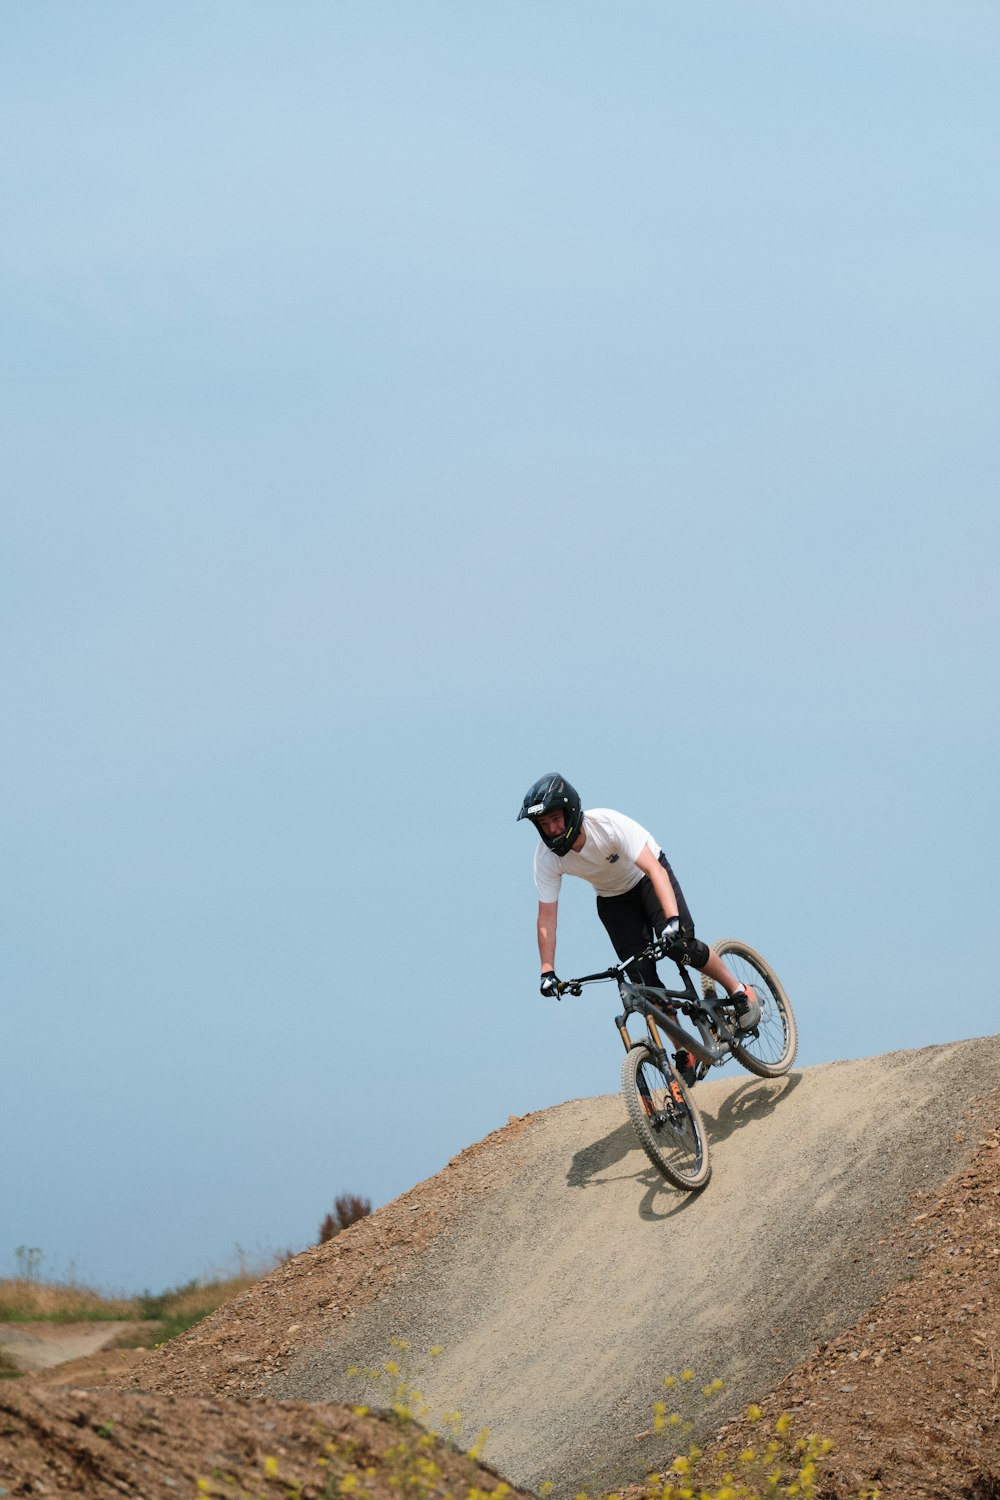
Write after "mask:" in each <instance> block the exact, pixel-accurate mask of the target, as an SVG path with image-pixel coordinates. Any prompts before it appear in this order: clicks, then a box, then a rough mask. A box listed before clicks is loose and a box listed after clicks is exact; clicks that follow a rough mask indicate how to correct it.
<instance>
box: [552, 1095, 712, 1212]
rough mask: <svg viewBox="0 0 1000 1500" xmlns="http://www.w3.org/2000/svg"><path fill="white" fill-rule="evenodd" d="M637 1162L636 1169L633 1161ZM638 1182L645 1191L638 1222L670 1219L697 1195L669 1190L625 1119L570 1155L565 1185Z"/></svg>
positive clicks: (602, 1185)
mask: <svg viewBox="0 0 1000 1500" xmlns="http://www.w3.org/2000/svg"><path fill="white" fill-rule="evenodd" d="M636 1160H638V1161H639V1162H641V1165H640V1166H639V1168H638V1170H636V1167H635V1162H636ZM625 1180H628V1181H631V1182H638V1183H640V1184H642V1185H643V1186H644V1187H645V1189H646V1191H645V1192H644V1194H643V1196H642V1199H641V1201H640V1203H639V1217H640V1219H670V1218H672V1217H673V1215H674V1214H676V1213H680V1211H681V1210H682V1209H684V1208H687V1207H688V1205H689V1204H690V1203H691V1202H693V1200H694V1198H695V1197H697V1194H691V1193H682V1192H680V1191H679V1190H678V1189H677V1188H675V1187H672V1186H671V1185H670V1183H669V1182H667V1181H665V1179H664V1178H663V1177H662V1176H661V1175H660V1173H659V1172H658V1171H657V1170H656V1168H655V1167H654V1166H652V1165H651V1164H650V1163H649V1162H648V1161H647V1160H646V1158H645V1156H644V1155H643V1152H642V1147H641V1146H640V1145H639V1143H638V1141H637V1140H636V1138H635V1131H634V1130H633V1128H632V1126H631V1125H630V1124H629V1122H628V1121H627V1120H625V1121H623V1122H622V1124H621V1125H618V1126H616V1127H615V1129H614V1130H612V1131H610V1132H609V1134H608V1135H606V1136H603V1137H602V1138H601V1140H599V1141H592V1142H591V1143H590V1145H589V1146H582V1147H581V1148H580V1150H579V1151H575V1152H574V1153H573V1159H572V1161H571V1162H570V1167H569V1171H568V1172H567V1173H566V1186H567V1187H576V1188H588V1187H605V1186H608V1185H610V1184H611V1183H614V1182H622V1181H625Z"/></svg>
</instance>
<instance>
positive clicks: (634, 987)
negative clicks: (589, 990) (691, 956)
mask: <svg viewBox="0 0 1000 1500" xmlns="http://www.w3.org/2000/svg"><path fill="white" fill-rule="evenodd" d="M664 956H665V955H664V954H663V952H662V950H657V949H655V948H653V949H647V950H646V952H645V953H641V954H638V955H635V956H633V957H632V958H627V959H625V960H623V962H622V963H620V964H617V965H616V966H615V967H614V968H613V969H606V970H605V971H604V972H603V973H601V974H583V975H581V976H580V978H579V979H571V980H567V981H566V983H565V984H564V985H563V987H562V988H563V990H564V991H565V992H566V993H573V992H575V993H577V994H579V992H580V990H579V987H580V986H581V985H584V984H596V983H598V982H599V981H600V980H602V979H614V980H616V981H617V983H618V994H619V996H620V997H621V1001H622V1005H623V1006H624V1009H623V1011H622V1013H621V1015H619V1016H616V1017H615V1025H616V1026H617V1028H618V1035H619V1036H620V1037H621V1039H622V1044H623V1045H624V1047H625V1051H626V1052H628V1051H629V1049H630V1048H632V1047H637V1046H639V1045H640V1043H638V1042H635V1041H633V1040H632V1038H631V1036H630V1035H629V1031H628V1020H629V1017H630V1016H633V1015H640V1016H642V1017H643V1019H644V1021H645V1022H646V1029H647V1031H648V1033H649V1038H650V1041H651V1042H652V1043H653V1045H654V1047H655V1048H656V1050H657V1052H659V1053H665V1051H666V1049H665V1047H664V1045H663V1041H662V1038H661V1036H660V1028H661V1027H662V1029H663V1030H664V1031H665V1032H666V1033H667V1036H668V1037H669V1038H670V1040H671V1041H672V1042H673V1043H674V1044H675V1045H676V1047H677V1049H678V1050H680V1049H682V1048H684V1049H686V1050H687V1051H688V1052H690V1053H691V1054H692V1056H693V1057H695V1058H696V1059H697V1060H698V1061H699V1062H700V1063H703V1064H704V1065H705V1067H706V1069H707V1068H709V1067H711V1066H712V1064H713V1063H717V1062H722V1061H723V1059H725V1058H727V1057H729V1056H730V1055H731V1052H732V1044H733V1042H734V1041H735V1040H736V1039H737V1035H738V1034H737V1033H736V1032H735V1031H734V1030H733V1028H732V1025H731V1023H730V1020H729V1017H728V1016H727V1015H726V1014H725V1013H724V1011H723V1010H722V1009H721V1007H720V1006H718V1005H712V1004H711V1003H710V1002H709V1001H707V1000H706V999H705V998H704V996H702V995H699V994H698V991H697V990H696V989H695V987H694V983H693V981H692V979H691V975H690V974H689V973H688V971H687V969H685V968H684V966H683V965H682V964H680V963H677V960H676V959H674V960H673V962H674V963H675V964H676V967H677V972H678V973H679V974H680V976H681V980H682V981H683V984H684V988H683V989H682V990H668V989H659V988H654V987H652V986H650V985H645V984H635V983H634V982H633V981H632V980H630V979H626V978H625V970H626V969H627V968H628V967H629V965H630V964H632V963H635V961H636V958H637V957H638V958H639V959H642V958H647V957H652V958H655V959H660V958H663V957H664ZM671 1000H676V1001H678V1002H679V1009H681V1010H682V1011H683V1012H684V1014H685V1015H686V1016H689V1017H690V1019H691V1020H692V1021H693V1022H694V1025H695V1027H696V1028H697V1031H698V1035H697V1037H695V1036H693V1035H692V1034H691V1032H689V1031H686V1030H685V1029H684V1027H683V1026H682V1025H681V1024H680V1022H679V1021H678V1020H677V1019H676V1017H674V1016H671V1015H670V1014H669V1012H668V1011H666V1010H665V1009H664V1005H665V1004H666V1003H667V1002H669V1001H671Z"/></svg>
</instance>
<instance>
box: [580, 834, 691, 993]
mask: <svg viewBox="0 0 1000 1500" xmlns="http://www.w3.org/2000/svg"><path fill="white" fill-rule="evenodd" d="M660 864H661V865H662V866H663V868H664V869H665V870H666V872H667V876H668V877H669V880H670V884H671V886H672V888H673V892H674V896H675V897H676V900H677V916H678V918H679V920H680V926H681V935H680V938H679V940H678V942H677V944H676V954H677V957H678V959H679V960H680V962H681V963H686V964H690V965H691V967H692V968H693V969H703V968H704V967H705V964H706V963H707V962H708V947H707V945H706V944H705V943H703V942H701V941H700V940H699V939H698V938H696V937H695V935H694V918H693V917H692V915H691V912H690V911H689V909H688V904H687V902H686V901H685V899H684V892H683V891H682V890H681V888H680V886H679V885H678V883H677V878H676V876H675V875H674V872H673V870H672V869H671V868H670V865H669V863H668V861H667V856H666V855H665V854H664V853H663V852H662V851H661V852H660ZM597 915H598V916H599V917H600V919H601V921H602V922H603V923H604V925H605V927H606V928H607V930H608V936H609V937H610V939H611V942H612V945H613V946H614V950H615V952H616V953H617V955H618V957H619V958H620V959H621V958H631V957H632V955H633V954H634V953H639V952H641V951H642V949H643V948H645V947H646V946H647V945H648V944H649V943H651V942H652V940H653V938H654V937H655V935H656V934H657V933H659V932H662V930H663V927H664V924H665V922H666V920H667V919H666V917H665V916H664V915H663V908H662V907H661V905H660V903H659V901H658V900H657V896H656V892H655V891H654V890H653V882H652V881H651V880H650V878H649V876H648V875H644V876H643V877H642V879H641V880H640V881H639V884H638V885H634V886H633V887H632V889H631V890H630V891H626V892H625V893H624V895H622V896H598V898H597ZM627 972H628V977H629V978H630V979H632V980H637V981H638V982H639V983H640V984H656V985H660V987H661V988H662V987H663V982H662V980H661V979H660V977H659V975H658V974H657V972H656V965H655V964H654V963H653V960H652V959H651V958H647V959H645V960H644V961H643V962H642V963H641V964H632V965H631V966H630V968H629V969H628V971H627Z"/></svg>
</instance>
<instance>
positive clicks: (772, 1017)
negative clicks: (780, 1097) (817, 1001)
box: [701, 938, 799, 1078]
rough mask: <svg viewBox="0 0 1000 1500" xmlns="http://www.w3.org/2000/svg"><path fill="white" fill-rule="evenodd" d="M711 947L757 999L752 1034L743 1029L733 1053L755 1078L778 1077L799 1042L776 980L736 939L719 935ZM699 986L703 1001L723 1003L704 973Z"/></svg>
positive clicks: (751, 949) (723, 999)
mask: <svg viewBox="0 0 1000 1500" xmlns="http://www.w3.org/2000/svg"><path fill="white" fill-rule="evenodd" d="M712 948H713V951H714V952H716V953H717V954H718V955H719V957H720V958H721V959H722V961H723V962H724V964H725V965H726V968H727V969H729V970H731V972H732V973H733V974H734V975H735V977H736V978H737V979H738V980H739V981H740V983H741V984H750V985H753V988H754V990H755V991H756V994H757V999H758V1000H759V1001H760V1023H759V1025H758V1026H757V1029H756V1034H755V1033H754V1032H752V1031H750V1032H747V1033H746V1034H745V1035H744V1036H742V1037H741V1038H740V1040H739V1042H738V1043H734V1044H733V1056H734V1057H735V1058H736V1061H737V1062H738V1063H741V1064H742V1066H743V1067H744V1068H746V1069H747V1070H748V1071H749V1072H751V1073H756V1075H757V1077H758V1078H780V1077H781V1076H782V1075H783V1074H784V1073H787V1072H788V1070H789V1068H790V1067H791V1066H792V1063H793V1062H794V1061H795V1053H796V1051H797V1050H798V1045H799V1034H798V1028H797V1027H796V1025H795V1017H794V1015H793V1014H792V1007H791V1005H790V1004H789V1003H788V996H787V995H786V994H785V991H784V989H783V988H782V985H781V981H780V979H779V978H778V976H777V974H776V973H775V972H774V970H773V969H772V968H771V965H770V964H769V963H767V962H766V960H765V959H763V958H761V956H760V954H759V953H757V952H756V951H755V950H754V949H753V948H751V947H749V945H748V944H746V943H741V942H739V941H738V940H737V939H736V938H723V940H722V942H721V943H713V944H712ZM701 988H702V993H703V994H704V996H705V998H706V1000H708V1001H710V1002H711V1003H713V1004H716V1003H721V1004H723V1005H725V1003H726V997H725V995H720V994H719V992H718V990H717V989H716V987H715V985H714V983H713V982H712V980H711V979H709V978H708V975H707V974H703V975H702V976H701Z"/></svg>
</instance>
